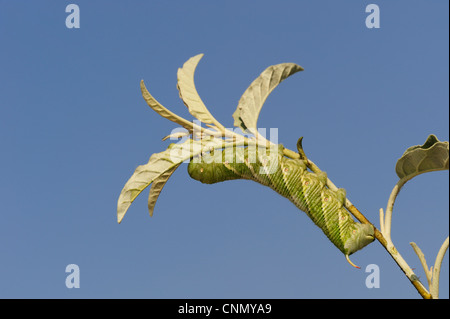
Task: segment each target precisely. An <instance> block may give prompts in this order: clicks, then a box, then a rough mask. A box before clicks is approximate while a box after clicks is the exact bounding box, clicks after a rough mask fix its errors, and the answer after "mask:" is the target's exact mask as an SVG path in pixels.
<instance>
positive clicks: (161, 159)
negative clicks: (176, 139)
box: [117, 139, 224, 223]
mask: <svg viewBox="0 0 450 319" xmlns="http://www.w3.org/2000/svg"><path fill="white" fill-rule="evenodd" d="M223 145H224V142H223V140H221V139H211V140H200V141H196V140H192V139H189V140H187V141H185V142H184V143H180V144H170V145H169V147H168V148H167V150H165V151H164V152H161V153H155V154H153V155H152V156H151V157H150V159H149V161H148V163H147V164H145V165H140V166H138V167H137V168H136V170H135V171H134V173H133V175H132V176H131V177H130V179H129V180H128V181H127V182H126V184H125V186H124V187H123V189H122V192H121V193H120V195H119V199H118V202H117V221H118V222H119V223H120V222H121V221H122V219H123V217H124V216H125V213H126V212H127V210H128V208H129V207H130V205H131V204H132V203H133V201H134V200H135V199H136V197H137V196H138V195H139V194H140V193H141V192H142V191H143V190H144V189H145V188H147V187H148V186H149V185H150V184H151V183H153V182H154V181H156V180H158V179H159V181H161V180H162V179H163V178H164V177H161V176H163V175H164V174H166V173H167V172H168V171H169V172H170V171H171V170H175V169H176V167H177V166H178V165H180V163H182V162H184V161H186V160H188V159H190V158H192V157H193V156H196V155H198V154H200V153H201V152H202V150H203V148H204V147H205V146H208V148H221V147H223Z"/></svg>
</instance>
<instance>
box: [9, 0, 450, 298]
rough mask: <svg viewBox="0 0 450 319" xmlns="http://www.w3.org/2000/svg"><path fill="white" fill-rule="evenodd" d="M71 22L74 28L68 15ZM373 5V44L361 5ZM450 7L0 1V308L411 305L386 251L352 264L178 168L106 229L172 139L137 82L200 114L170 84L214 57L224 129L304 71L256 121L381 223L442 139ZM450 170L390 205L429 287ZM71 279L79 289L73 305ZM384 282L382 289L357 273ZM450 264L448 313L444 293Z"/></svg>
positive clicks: (311, 231)
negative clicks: (245, 100) (187, 303)
mask: <svg viewBox="0 0 450 319" xmlns="http://www.w3.org/2000/svg"><path fill="white" fill-rule="evenodd" d="M70 3H76V4H77V5H78V6H79V8H80V28H79V29H68V28H66V25H65V20H66V17H67V15H68V13H66V12H65V8H66V6H67V5H68V4H70ZM370 3H376V4H377V5H378V6H379V8H380V22H381V24H380V28H379V29H368V28H367V27H366V25H365V19H366V17H367V15H368V13H366V12H365V8H366V6H367V5H368V4H370ZM448 6H449V4H448V1H410V0H409V1H373V2H369V1H277V2H274V1H257V2H256V1H234V0H233V1H226V2H219V1H206V0H204V1H165V2H162V1H133V2H132V3H131V2H125V1H120V2H119V1H73V2H69V1H6V0H0V43H1V50H0V81H1V82H0V83H1V85H0V106H1V107H0V142H1V145H2V152H1V154H2V156H1V157H0V176H1V183H0V200H1V202H2V207H1V216H2V221H1V223H0V240H1V242H2V245H1V246H0V256H1V258H0V297H1V298H418V297H419V295H418V294H417V292H416V291H415V289H414V288H413V287H412V285H411V284H410V283H409V281H408V280H407V279H406V277H405V276H404V275H403V273H402V272H401V270H400V269H399V268H398V267H397V265H396V264H395V262H394V261H393V260H392V259H391V257H390V256H389V255H388V254H387V252H386V251H385V250H384V248H383V247H382V246H381V245H380V244H379V243H378V242H374V243H373V244H371V245H369V246H368V247H366V248H365V249H364V250H362V251H360V252H357V253H355V254H354V255H353V256H352V260H353V262H355V263H356V264H358V265H360V266H361V267H362V269H361V270H356V269H354V268H353V267H351V266H349V265H348V264H347V262H346V261H345V258H344V256H343V255H342V254H341V253H340V252H339V251H338V250H337V249H336V248H335V247H334V246H333V245H332V244H331V243H330V242H329V241H328V240H327V239H326V237H325V236H324V235H323V233H322V232H321V231H320V229H318V228H317V227H316V226H314V225H313V223H312V222H311V221H310V220H309V219H308V218H307V216H306V215H305V214H304V213H303V212H301V211H299V210H298V209H297V208H296V207H295V206H294V205H292V204H291V203H290V202H289V201H288V200H286V199H284V198H282V197H281V196H279V195H278V194H276V193H275V192H273V191H272V190H270V189H269V188H265V187H263V186H261V185H259V184H257V183H254V182H249V181H230V182H226V183H220V184H216V185H204V184H201V183H199V182H197V181H194V180H192V179H190V178H189V176H188V174H187V172H186V166H187V165H186V164H183V165H182V166H181V167H180V168H179V169H178V170H177V171H176V172H175V174H173V176H172V177H171V179H170V180H169V182H168V183H167V185H166V186H165V188H164V190H163V192H162V194H161V196H160V198H159V199H158V202H157V204H156V208H155V212H154V216H153V217H152V218H150V217H149V215H148V211H147V194H148V192H147V191H144V192H143V194H142V195H141V196H140V197H138V199H137V200H136V201H135V203H134V204H133V205H132V206H131V207H130V209H129V211H128V213H127V215H126V216H125V218H124V220H123V222H122V223H121V224H120V225H119V224H117V221H116V205H117V198H118V196H119V194H120V191H121V189H122V187H123V185H124V184H125V182H126V181H127V180H128V178H129V177H130V176H131V174H132V173H133V171H134V169H135V168H136V167H137V166H138V165H141V164H144V163H146V162H147V161H148V158H149V157H150V155H151V154H153V153H157V152H161V151H163V150H165V149H166V147H167V145H168V144H169V142H167V141H166V142H162V141H161V138H162V137H164V136H166V135H167V134H169V133H170V132H171V130H172V129H174V128H175V127H176V125H174V123H172V122H170V121H168V120H166V119H163V118H161V117H160V116H159V115H158V114H156V113H155V112H153V111H152V110H151V109H150V108H149V107H148V106H147V105H146V104H145V102H144V100H143V99H142V96H141V93H140V89H139V82H140V80H141V79H144V80H145V83H146V85H147V88H148V89H149V91H150V93H152V94H153V96H155V98H156V99H158V100H159V101H160V102H161V103H162V104H163V105H165V106H166V107H168V108H169V109H171V110H172V111H173V112H175V113H177V114H179V115H181V116H184V117H186V118H192V117H191V116H190V115H189V113H188V111H187V109H186V107H185V106H184V105H183V103H182V102H181V100H180V99H179V97H178V92H177V90H176V72H177V69H178V68H179V67H181V66H182V65H183V63H184V62H185V61H186V60H187V59H189V58H190V57H192V56H194V55H197V54H199V53H204V54H205V56H204V57H203V59H202V60H201V61H200V64H199V66H198V68H197V71H196V77H195V80H196V85H197V90H198V92H199V94H200V96H201V97H202V99H203V101H204V103H205V104H206V106H207V107H208V108H209V110H210V111H211V113H212V114H213V115H214V116H215V117H216V118H217V119H218V120H219V121H221V122H222V123H223V124H224V125H225V126H226V127H232V125H233V119H232V116H231V115H232V113H233V112H234V110H235V109H236V106H237V102H238V100H239V98H240V96H241V94H242V93H243V92H244V90H245V89H246V88H247V87H248V85H249V84H250V83H251V81H253V79H254V78H256V77H257V76H258V75H259V74H260V73H261V72H262V71H263V70H264V69H265V68H266V67H268V66H270V65H273V64H278V63H282V62H294V63H297V64H299V65H301V66H303V67H304V69H305V71H304V72H300V73H297V74H295V75H293V76H292V77H290V78H289V79H287V80H286V81H285V82H283V83H282V84H281V85H280V86H279V87H278V88H277V89H276V90H275V91H274V92H273V93H272V94H271V95H270V97H269V98H268V99H267V101H266V104H265V106H264V107H263V109H262V112H261V114H260V118H259V121H258V124H259V126H260V127H264V128H278V139H279V142H280V143H283V144H284V145H285V146H286V147H288V148H290V149H295V145H296V142H297V139H298V138H299V137H300V136H304V144H303V145H304V148H305V151H306V152H307V154H308V156H309V157H310V158H311V159H312V160H313V161H314V162H315V163H316V164H317V165H318V166H319V167H320V168H321V169H322V170H324V171H326V172H327V173H328V176H329V177H330V179H331V180H332V181H333V182H334V183H335V184H336V185H337V186H339V187H343V188H345V189H346V190H347V195H348V198H349V199H350V200H351V201H352V202H353V203H354V204H355V205H356V206H357V207H358V208H359V209H360V210H361V211H362V212H363V213H364V214H365V215H366V217H367V218H368V219H369V220H371V221H372V222H373V223H374V224H375V225H376V226H379V217H378V211H379V208H381V207H383V208H385V207H386V203H387V199H388V197H389V194H390V192H391V189H392V187H393V186H394V185H395V183H396V182H397V176H396V174H395V169H394V168H395V163H396V161H397V159H398V158H399V157H400V156H401V155H402V154H403V152H404V150H406V148H408V147H409V146H412V145H418V144H422V143H423V142H424V141H425V140H426V138H427V136H428V135H429V134H435V135H436V136H437V137H438V138H439V139H440V140H442V141H448V139H449V137H448V132H449V120H448V116H449V114H448V113H449V107H448V105H449V94H448V86H449V83H448V82H449V81H448V75H449V74H448V70H449V64H448V60H449V59H448V57H449V51H448V48H449V42H448V38H449V34H448V27H449V25H448V24H449V18H448V9H449V8H448ZM448 191H449V189H448V172H434V173H429V174H424V175H421V176H418V177H417V178H415V179H413V180H412V181H410V182H408V183H407V184H406V186H405V188H404V189H403V190H402V192H401V193H400V196H399V198H398V199H397V202H396V205H395V209H394V218H393V229H392V238H393V241H394V243H395V244H396V246H397V248H398V250H399V251H400V253H401V254H402V256H403V257H404V258H405V259H406V260H407V261H408V263H409V264H410V265H411V267H413V268H415V269H416V270H415V271H416V273H417V275H418V276H420V278H421V280H422V282H423V283H425V284H426V279H425V275H424V273H423V270H422V268H421V265H420V262H419V260H418V258H417V256H416V255H415V254H414V252H413V250H412V248H411V247H410V245H409V243H410V242H411V241H414V242H416V243H417V244H418V245H419V247H420V248H421V249H422V250H423V252H424V253H425V256H426V257H427V261H428V263H429V264H432V263H434V259H435V257H436V254H437V252H438V249H439V247H440V245H441V244H442V242H443V241H444V239H445V238H446V237H447V236H448V232H449V227H448V225H449V220H448V216H449V200H448ZM68 264H77V265H78V266H79V269H80V288H78V289H77V288H73V289H68V288H67V287H66V285H65V280H66V276H67V275H68V273H66V272H65V269H66V266H67V265H68ZM369 264H376V265H378V267H379V269H380V288H373V289H368V288H367V287H366V285H365V280H366V277H367V276H368V275H369V273H366V272H365V267H366V266H367V265H369ZM448 266H449V265H448V254H447V255H446V257H445V259H444V263H443V266H442V272H441V297H443V298H448V297H449V286H448V282H449V278H448Z"/></svg>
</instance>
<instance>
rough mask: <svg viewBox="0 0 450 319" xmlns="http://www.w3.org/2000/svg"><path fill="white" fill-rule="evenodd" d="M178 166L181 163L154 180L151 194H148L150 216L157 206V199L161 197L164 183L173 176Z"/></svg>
mask: <svg viewBox="0 0 450 319" xmlns="http://www.w3.org/2000/svg"><path fill="white" fill-rule="evenodd" d="M178 166H180V164H178V165H176V166H174V167H172V168H171V169H169V170H167V171H165V172H164V173H163V174H161V175H160V176H159V177H157V178H156V179H155V180H154V181H153V183H152V186H151V187H150V194H149V196H148V211H149V213H150V216H153V209H154V208H155V204H156V201H157V199H158V197H159V194H161V191H162V189H163V188H164V185H166V182H167V181H168V180H169V178H170V176H172V174H173V172H175V170H176V169H177V168H178Z"/></svg>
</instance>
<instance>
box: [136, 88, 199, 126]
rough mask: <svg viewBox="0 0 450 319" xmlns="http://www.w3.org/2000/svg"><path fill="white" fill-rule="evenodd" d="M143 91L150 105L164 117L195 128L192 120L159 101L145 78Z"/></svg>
mask: <svg viewBox="0 0 450 319" xmlns="http://www.w3.org/2000/svg"><path fill="white" fill-rule="evenodd" d="M141 92H142V97H143V98H144V100H145V102H147V104H148V106H150V107H151V108H152V109H153V110H154V111H155V112H156V113H158V114H159V115H161V116H162V117H164V118H166V119H168V120H170V121H172V122H175V123H177V124H179V125H181V126H182V127H184V128H185V129H187V130H191V131H192V128H193V124H192V122H190V121H188V120H186V119H184V118H182V117H181V116H178V115H176V114H175V113H173V112H171V111H169V110H168V109H167V108H165V107H164V106H163V105H162V104H161V103H159V102H158V101H157V100H156V99H155V98H154V97H153V96H152V95H151V94H150V92H149V91H148V90H147V88H146V87H145V84H144V81H143V80H142V81H141Z"/></svg>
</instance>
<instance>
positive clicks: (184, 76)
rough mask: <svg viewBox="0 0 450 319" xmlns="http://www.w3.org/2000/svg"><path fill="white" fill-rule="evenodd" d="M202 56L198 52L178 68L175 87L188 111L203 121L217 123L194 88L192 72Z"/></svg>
mask: <svg viewBox="0 0 450 319" xmlns="http://www.w3.org/2000/svg"><path fill="white" fill-rule="evenodd" d="M202 57H203V54H198V55H196V56H194V57H192V58H190V59H189V60H188V61H186V63H184V65H183V67H182V68H180V69H178V73H177V80H178V82H177V88H178V91H179V93H180V98H181V99H182V100H183V102H184V104H185V105H186V106H187V108H188V109H189V113H191V114H192V115H193V116H194V117H196V118H197V119H199V120H200V121H201V122H203V123H207V124H218V122H217V120H216V119H215V118H214V117H213V116H212V115H211V113H210V112H209V111H208V109H207V108H206V106H205V104H203V101H202V99H201V98H200V96H199V95H198V92H197V89H196V88H195V83H194V73H195V69H196V68H197V64H198V62H199V61H200V59H201V58H202Z"/></svg>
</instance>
